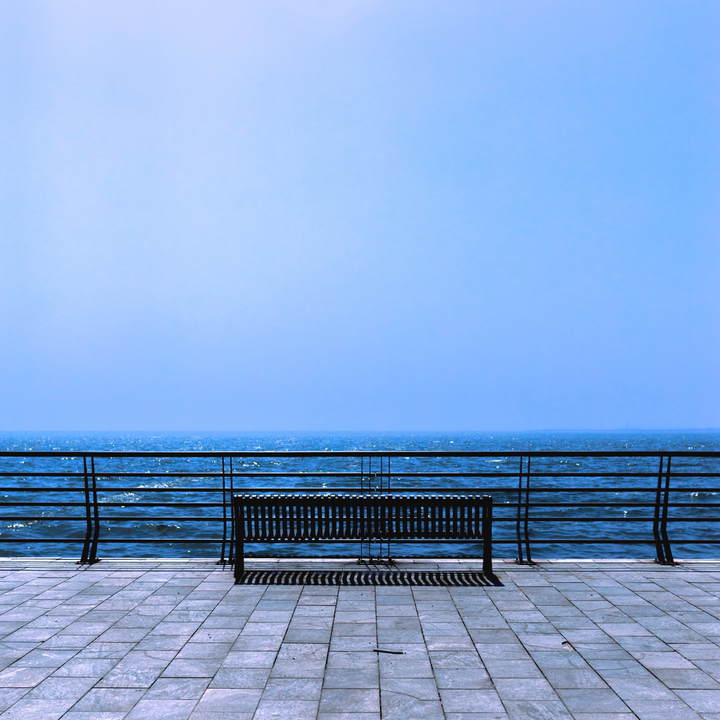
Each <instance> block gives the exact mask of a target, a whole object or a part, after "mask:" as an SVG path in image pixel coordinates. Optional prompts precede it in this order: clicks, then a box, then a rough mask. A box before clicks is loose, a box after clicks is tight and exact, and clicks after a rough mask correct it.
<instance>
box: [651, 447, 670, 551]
mask: <svg viewBox="0 0 720 720" xmlns="http://www.w3.org/2000/svg"><path fill="white" fill-rule="evenodd" d="M664 464H665V458H664V457H663V456H662V455H661V456H660V467H659V468H658V478H657V489H656V491H655V511H654V515H653V537H654V538H655V553H656V555H657V557H656V558H655V562H656V563H659V564H660V565H667V560H666V558H665V550H664V548H663V542H662V537H661V536H660V514H661V510H660V504H661V501H662V482H663V466H664Z"/></svg>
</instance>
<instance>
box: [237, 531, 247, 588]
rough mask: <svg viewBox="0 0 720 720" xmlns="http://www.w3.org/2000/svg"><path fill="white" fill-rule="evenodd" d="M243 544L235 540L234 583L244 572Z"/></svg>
mask: <svg viewBox="0 0 720 720" xmlns="http://www.w3.org/2000/svg"><path fill="white" fill-rule="evenodd" d="M244 545H245V543H243V542H242V541H241V540H238V539H237V538H236V539H235V582H238V581H239V580H241V579H242V576H243V573H244V572H245V547H244Z"/></svg>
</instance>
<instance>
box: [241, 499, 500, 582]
mask: <svg viewBox="0 0 720 720" xmlns="http://www.w3.org/2000/svg"><path fill="white" fill-rule="evenodd" d="M233 527H234V542H235V547H234V557H235V578H236V579H240V578H241V577H242V573H243V572H244V569H245V565H244V545H245V543H246V542H252V543H269V542H362V541H379V542H389V541H402V542H407V541H412V540H417V541H423V540H429V541H443V542H478V541H482V544H483V555H482V558H483V572H484V573H485V574H489V575H491V574H492V497H490V496H488V495H479V494H463V495H460V494H458V495H410V494H390V493H373V494H370V493H367V494H362V495H360V494H358V495H353V494H333V493H313V494H310V493H307V494H302V493H298V494H291V495H273V494H262V495H260V494H238V495H234V496H233Z"/></svg>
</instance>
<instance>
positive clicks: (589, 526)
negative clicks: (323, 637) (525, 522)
mask: <svg viewBox="0 0 720 720" xmlns="http://www.w3.org/2000/svg"><path fill="white" fill-rule="evenodd" d="M43 450H51V451H56V452H72V451H88V452H89V451H149V452H161V451H170V452H180V451H213V452H229V451H275V452H288V451H289V452H293V451H325V450H329V451H332V450H335V451H338V450H351V451H369V452H380V453H381V452H382V451H400V452H403V451H407V452H413V451H421V450H422V451H433V452H439V451H486V452H493V453H498V457H495V458H462V457H460V458H440V459H438V458H431V459H425V458H413V457H399V458H393V459H392V466H391V472H390V477H391V479H392V489H393V490H397V491H400V490H402V489H404V488H408V487H412V488H414V489H420V490H428V489H432V490H433V491H437V490H439V489H447V490H449V491H453V492H460V491H462V490H463V489H472V490H473V491H477V490H482V491H487V492H488V493H489V494H492V495H493V498H494V502H495V518H496V520H497V522H496V524H495V525H494V531H493V532H494V540H495V541H496V546H495V549H494V555H495V556H496V557H516V555H517V546H516V545H515V540H516V525H515V515H516V509H514V508H511V507H510V503H512V502H515V501H516V500H517V483H518V479H517V478H518V472H519V466H518V463H519V461H518V459H517V458H503V457H502V453H504V452H518V451H520V452H523V451H525V452H529V451H540V450H549V451H556V452H563V451H578V452H595V451H607V450H620V451H630V452H632V451H644V450H649V451H682V450H691V451H720V432H701V431H672V432H670V431H667V432H657V431H655V432H649V431H617V432H600V431H598V432H567V431H546V432H532V433H507V432H503V433H452V432H444V433H191V432H187V433H151V432H147V433H0V451H43ZM363 462H367V461H366V460H365V461H363ZM374 462H375V463H376V464H375V466H374V467H373V468H372V470H374V471H377V470H379V467H378V465H377V460H375V461H374ZM559 462H560V463H565V466H564V468H563V469H566V470H570V471H575V472H579V473H589V474H590V475H589V476H586V477H576V478H563V479H562V480H557V479H550V478H548V479H543V478H537V479H534V480H533V488H534V491H533V498H534V499H535V500H537V499H540V498H543V499H545V500H550V501H552V500H557V499H562V500H563V501H566V502H567V501H569V506H568V507H561V508H552V509H547V510H543V511H541V510H539V509H534V510H533V511H532V514H531V518H532V517H533V515H535V516H540V515H542V516H549V517H553V518H557V519H561V518H563V517H565V518H571V517H574V516H577V515H578V511H577V508H575V507H573V503H576V502H588V501H594V502H597V503H598V505H599V507H597V508H586V509H584V510H583V514H584V515H588V516H593V515H595V516H597V517H600V516H608V515H612V516H613V517H617V518H618V522H608V523H606V522H582V521H579V522H574V521H568V522H541V521H535V522H533V521H532V519H531V523H530V536H531V538H532V540H533V546H532V549H533V556H534V557H536V558H542V557H554V558H558V557H650V558H651V557H655V550H654V547H653V545H652V544H630V543H627V542H623V540H626V539H633V538H636V539H651V524H650V523H649V522H643V523H632V524H631V523H627V522H621V521H622V520H623V519H624V518H627V517H647V516H648V515H651V514H652V511H651V510H649V509H646V508H638V507H633V506H627V507H626V508H625V509H623V510H609V509H608V508H605V507H603V506H602V504H603V503H606V502H613V501H618V500H620V499H623V500H628V501H631V502H652V501H653V500H654V497H655V493H654V488H655V485H656V482H657V480H656V477H646V478H628V479H627V480H624V481H622V482H620V481H618V480H613V481H609V480H607V479H604V478H602V477H600V476H598V477H592V473H594V472H597V473H602V472H607V471H615V472H617V471H624V472H628V473H654V474H655V475H657V470H658V467H657V460H656V459H654V458H653V459H652V460H650V459H631V458H627V459H622V460H618V459H614V460H609V459H607V458H579V459H572V462H570V460H567V459H566V460H562V459H560V460H558V459H554V460H552V461H549V460H547V461H545V460H535V461H534V465H533V468H532V469H533V471H534V472H541V471H542V470H543V469H547V470H548V471H550V470H551V469H552V468H553V463H555V465H554V467H556V468H557V467H558V465H557V463H559ZM673 463H674V464H673V472H674V473H679V476H678V477H677V478H676V477H673V481H672V483H673V487H683V488H684V487H687V488H688V491H687V492H683V493H678V494H677V495H676V496H675V495H674V496H673V499H674V500H677V501H682V502H684V503H685V504H686V505H687V507H682V508H672V509H671V517H673V518H676V519H677V520H679V522H672V523H670V525H669V535H670V538H671V540H673V538H698V539H704V540H711V539H717V540H720V527H718V523H717V522H716V521H714V520H711V519H710V518H713V517H716V516H717V517H720V508H717V509H704V508H700V507H699V504H700V503H702V502H718V503H720V491H718V488H719V487H720V478H706V479H703V480H702V481H701V483H700V484H701V487H698V483H699V482H700V481H698V480H695V479H693V478H691V477H688V478H686V477H681V476H680V475H682V474H683V473H685V474H690V473H692V472H715V473H720V460H718V459H695V458H686V459H684V458H678V459H677V460H674V461H673ZM221 466H222V463H221V460H219V459H217V458H183V459H177V458H153V459H149V460H148V459H133V460H117V459H98V460H97V461H96V473H97V476H98V484H99V487H100V489H101V492H100V500H101V502H106V503H115V504H116V505H117V506H118V507H114V508H107V509H103V510H102V513H103V517H104V519H103V523H102V533H101V537H100V545H99V553H98V554H99V556H100V557H157V556H165V557H219V553H220V545H219V544H217V543H216V544H206V545H198V544H191V543H186V542H183V541H182V540H183V538H187V537H195V538H217V537H219V536H220V535H221V533H222V523H219V522H217V519H219V518H220V517H221V516H222V511H221V510H220V509H219V508H210V507H203V506H202V505H198V506H197V507H193V508H192V509H190V510H188V509H187V508H169V509H163V510H158V509H157V508H151V507H145V506H144V505H143V503H148V502H156V501H171V502H194V503H202V502H205V503H208V502H218V501H219V500H220V499H221V498H222V495H221V493H220V491H219V490H218V489H217V488H218V479H217V477H215V478H211V477H207V476H203V473H206V474H210V473H218V472H219V471H220V469H221ZM561 467H562V466H561ZM363 469H364V470H366V471H367V469H368V468H367V465H364V466H363ZM225 470H226V472H229V467H228V466H227V463H226V467H225ZM358 470H360V461H359V460H357V459H354V458H351V459H345V458H332V459H330V460H327V459H323V460H320V459H317V458H288V457H282V456H281V457H275V458H267V459H258V458H242V459H241V458H237V459H235V460H234V461H233V481H234V488H235V490H236V491H237V490H242V489H248V488H267V489H273V490H278V489H279V488H285V489H297V488H300V487H303V488H314V489H319V488H321V489H325V490H332V489H333V488H347V489H354V488H355V487H356V486H355V485H354V483H356V482H357V481H356V480H355V479H348V478H342V477H335V478H328V477H322V478H319V477H317V476H313V473H319V472H335V473H343V472H357V471H358ZM384 470H385V471H386V472H387V467H385V468H384ZM58 471H62V472H81V471H82V460H80V459H78V458H71V457H59V458H7V457H0V472H3V473H6V475H5V477H3V479H2V481H1V482H0V485H2V486H3V487H4V488H6V489H5V490H0V500H1V501H2V502H3V503H15V504H16V506H15V507H8V506H6V507H3V508H2V509H0V515H3V516H12V519H5V520H0V555H3V556H75V555H79V552H80V547H81V544H82V543H81V541H82V538H83V537H84V533H85V525H84V523H83V522H77V521H73V522H62V521H55V520H52V519H50V518H52V517H53V516H54V515H55V516H56V515H58V513H59V511H58V509H57V508H54V507H53V503H54V502H59V501H66V500H76V501H77V500H81V493H79V492H77V490H79V489H80V488H81V487H82V478H72V479H67V478H66V479H63V481H61V482H59V481H58V479H57V478H51V477H42V478H33V479H32V480H31V479H29V478H23V477H20V476H14V475H13V473H21V472H47V473H51V472H58ZM112 472H133V473H137V475H138V477H135V478H123V479H114V478H112V477H110V476H109V475H104V474H103V473H112ZM178 472H182V473H186V476H184V477H177V476H174V475H173V473H178ZM278 472H285V473H303V474H304V475H303V477H268V476H263V475H262V474H263V473H278ZM403 472H421V473H424V472H427V473H435V475H434V476H430V477H425V478H403V477H402V473H403ZM463 472H466V473H478V472H481V473H488V472H490V473H494V474H495V477H483V478H457V477H452V475H451V474H453V473H463ZM444 473H447V476H446V477H443V474H444ZM163 475H166V477H163ZM608 482H612V483H614V485H618V484H619V485H623V486H628V485H630V486H633V487H636V486H638V487H643V488H645V487H646V488H648V491H647V492H635V493H632V494H629V495H628V494H625V495H622V494H621V493H608V492H601V489H602V487H603V485H604V484H605V486H607V483H608ZM563 483H564V485H562V486H563V487H574V488H578V489H583V488H585V489H587V490H589V491H590V490H591V491H592V492H584V493H583V492H580V491H578V492H569V493H567V494H564V495H563V496H562V497H561V498H559V496H558V497H555V496H554V494H552V493H546V494H545V495H543V494H542V493H541V491H542V489H543V487H558V486H559V484H563ZM58 486H62V487H63V488H67V489H66V490H65V491H62V492H61V491H52V492H50V491H48V492H43V493H37V492H32V491H31V490H30V489H29V488H30V487H34V488H37V487H44V488H49V487H58ZM119 486H123V487H127V488H130V489H124V490H119V489H117V488H118V487H119ZM8 487H16V488H17V487H20V488H23V492H9V491H7V488H8ZM132 487H135V488H138V487H143V488H145V489H146V491H145V492H142V493H141V492H132V489H131V488H132ZM106 488H107V489H106ZM209 488H213V491H212V492H203V491H204V490H205V489H209ZM503 488H505V489H503ZM73 489H74V491H73ZM30 501H35V502H38V501H41V502H42V503H43V507H40V508H37V507H34V508H33V507H28V506H22V505H21V503H22V502H30ZM66 512H67V511H66ZM69 512H70V513H73V514H74V515H76V516H77V517H78V519H80V518H81V517H84V510H83V508H80V507H78V508H73V509H71V510H70V511H69ZM28 515H36V516H41V517H45V516H47V518H48V519H47V520H45V519H40V520H25V519H22V518H23V517H26V516H28ZM123 515H124V516H128V517H133V518H136V519H133V520H123V519H122V516H123ZM189 515H192V516H193V517H197V520H196V521H193V522H188V521H186V520H181V519H180V518H183V517H187V516H189ZM18 518H20V519H18ZM204 518H207V520H205V519H204ZM11 537H12V538H29V537H35V538H37V537H48V538H49V537H62V538H68V542H67V543H65V542H63V543H58V542H49V541H48V542H43V543H39V544H31V543H24V542H4V543H3V539H7V538H11ZM109 538H114V539H116V540H119V541H120V542H113V543H109V542H107V539H109ZM129 538H144V539H146V540H150V541H152V542H146V543H141V544H135V543H130V542H125V540H127V539H129ZM158 538H166V539H167V538H175V539H177V540H178V542H173V543H172V544H160V543H156V542H155V540H156V539H158ZM552 538H555V539H558V538H560V539H573V538H575V539H577V538H583V539H586V540H587V539H591V540H592V539H599V538H612V539H614V540H616V541H620V542H616V543H614V544H612V545H601V544H586V543H582V544H580V543H577V544H561V543H552V542H543V540H544V539H552ZM248 550H250V551H251V552H252V553H253V554H257V555H282V556H313V555H327V556H353V555H355V556H356V555H357V554H358V548H357V547H356V546H354V545H344V546H343V545H338V544H334V545H332V544H327V543H326V544H312V545H309V544H297V545H294V544H282V545H281V544H271V545H266V546H261V545H255V546H248ZM673 551H674V554H675V557H676V558H702V557H719V556H720V546H719V545H714V544H711V543H710V542H704V543H701V544H676V543H675V542H673ZM476 552H477V548H476V547H475V546H473V545H470V544H468V545H449V544H436V545H428V544H426V545H416V544H412V545H408V544H404V545H394V546H393V548H392V553H393V554H394V555H396V556H398V557H407V556H418V555H421V556H472V555H474V554H475V553H476Z"/></svg>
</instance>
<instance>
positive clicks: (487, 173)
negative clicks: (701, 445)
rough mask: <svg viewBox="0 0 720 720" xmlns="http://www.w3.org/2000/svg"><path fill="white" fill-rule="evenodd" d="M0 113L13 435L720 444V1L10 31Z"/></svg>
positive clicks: (140, 12) (282, 4)
mask: <svg viewBox="0 0 720 720" xmlns="http://www.w3.org/2000/svg"><path fill="white" fill-rule="evenodd" d="M0 98H2V99H1V100H0V157H1V158H2V161H1V162H0V430H8V431H12V430H106V431H112V430H168V431H171V430H172V431H181V430H217V431H273V430H275V431H281V430H293V431H303V430H306V431H329V430H376V431H383V430H387V431H393V430H396V431H397V430H399V431H402V430H408V431H410V430H417V431H423V430H425V431H439V430H451V431H456V430H467V431H474V430H477V431H482V430H539V429H551V428H565V429H587V428H594V429H614V428H625V427H630V428H653V429H660V428H667V429H670V428H710V427H714V428H717V427H720V290H719V287H720V130H719V128H720V3H718V2H717V0H676V1H668V0H631V1H628V0H584V1H583V2H577V0H512V2H508V1H507V0H469V1H466V0H451V1H449V2H448V0H392V1H390V2H388V1H387V0H262V2H257V1H256V0H253V1H252V2H246V1H244V0H203V2H198V1H197V0H193V1H192V2H189V1H187V0H122V1H118V0H113V1H108V0H56V1H53V0H35V1H34V2H26V1H25V0H4V1H3V2H0Z"/></svg>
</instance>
